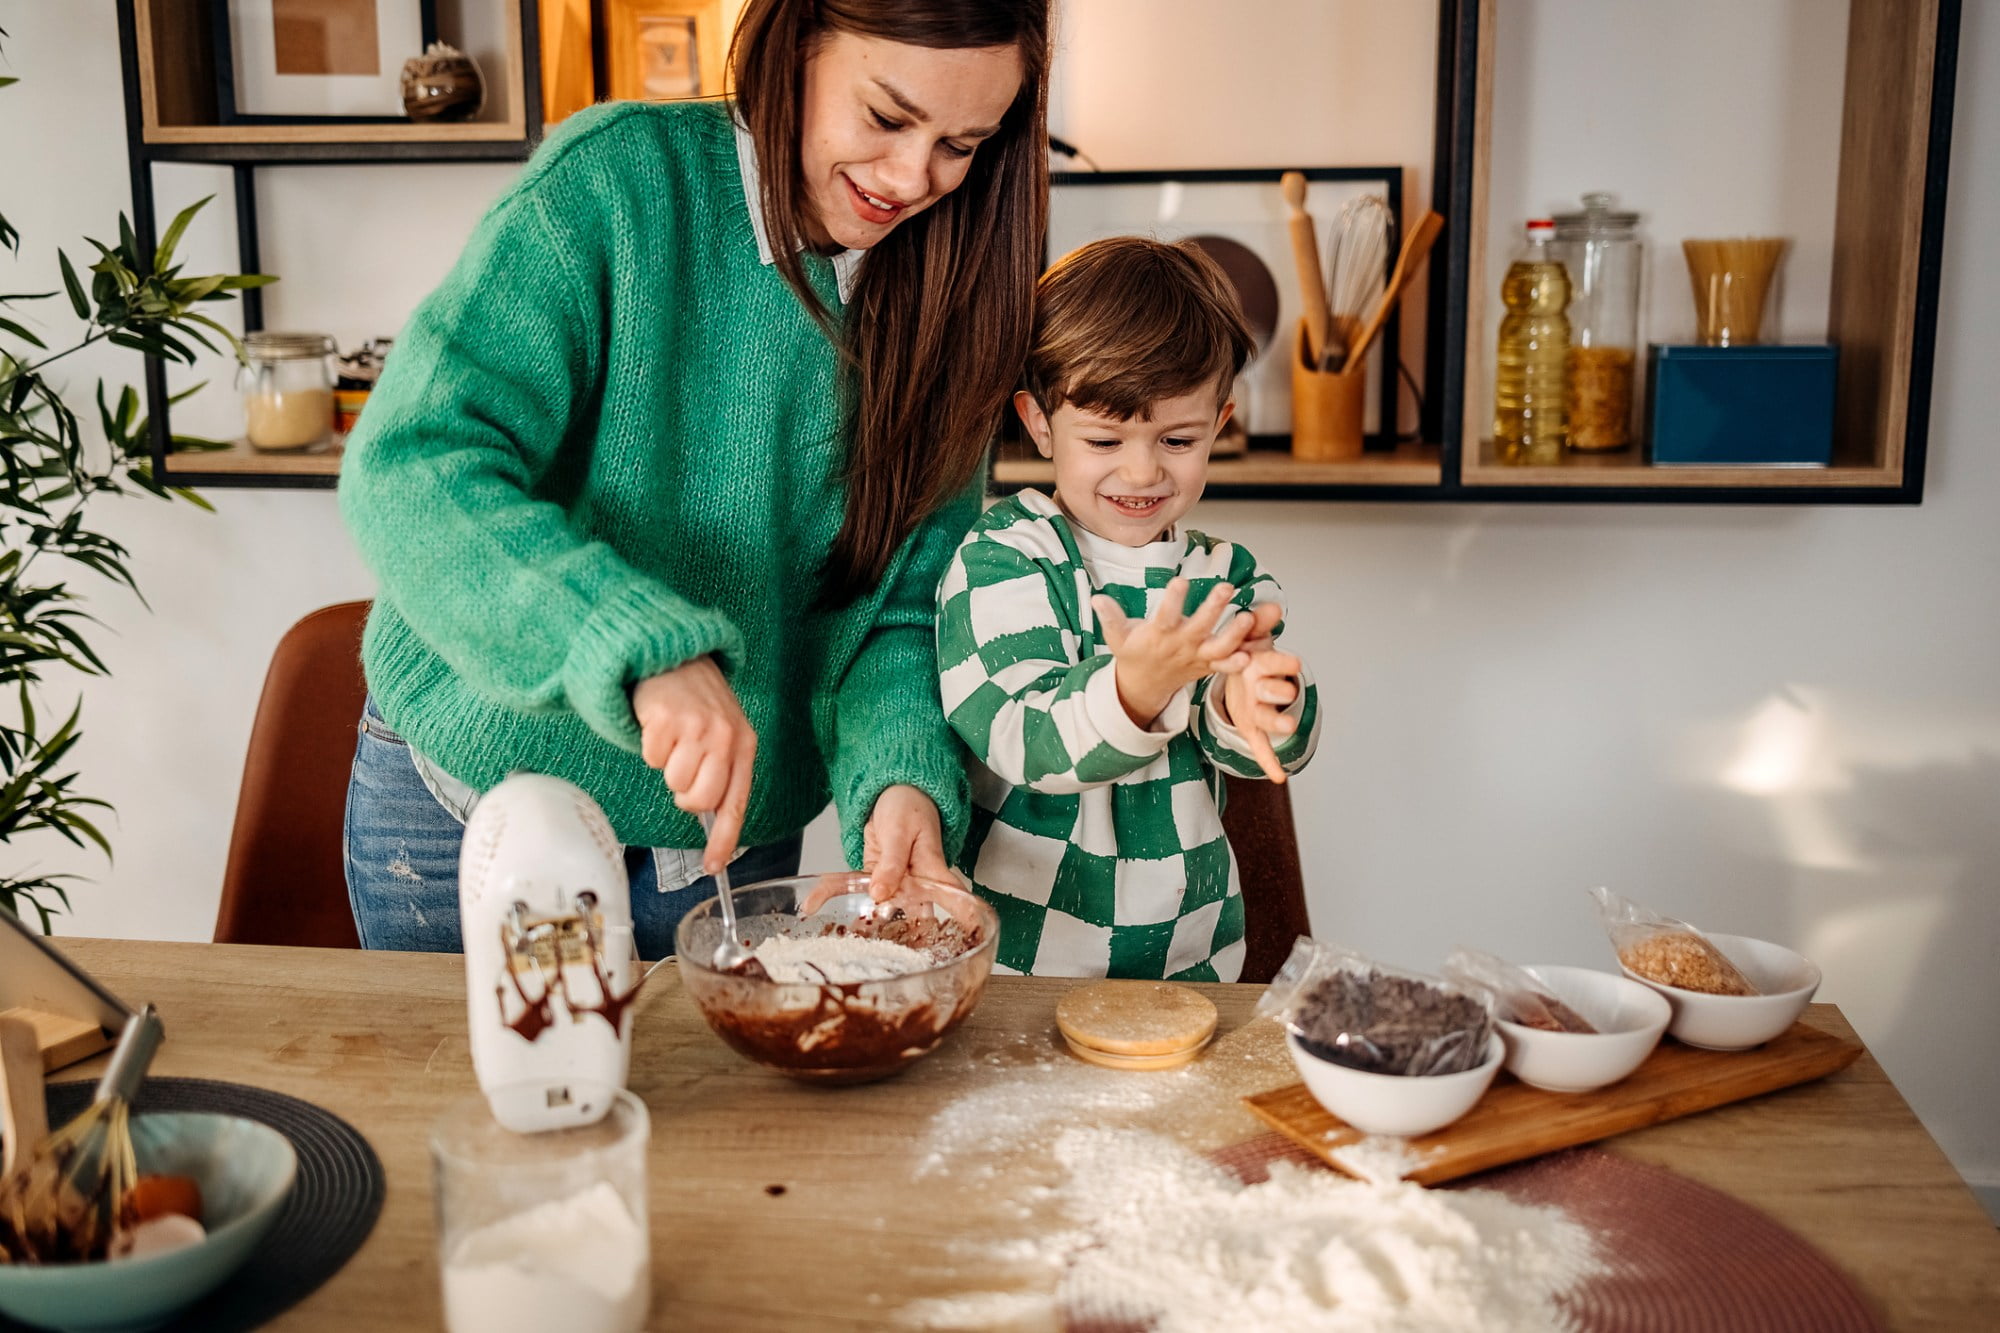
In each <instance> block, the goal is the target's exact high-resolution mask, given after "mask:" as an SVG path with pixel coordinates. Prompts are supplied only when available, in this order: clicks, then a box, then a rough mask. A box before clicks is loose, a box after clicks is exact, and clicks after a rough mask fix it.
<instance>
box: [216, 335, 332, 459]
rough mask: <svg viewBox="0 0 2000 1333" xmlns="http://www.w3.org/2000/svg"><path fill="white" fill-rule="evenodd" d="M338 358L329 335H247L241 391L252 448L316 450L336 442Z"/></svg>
mask: <svg viewBox="0 0 2000 1333" xmlns="http://www.w3.org/2000/svg"><path fill="white" fill-rule="evenodd" d="M333 352H334V346H333V339H332V338H329V337H328V336H327V335H326V334H324V333H271V332H266V331H263V330H259V331H258V332H256V333H251V334H247V335H245V337H244V339H243V364H242V366H241V367H240V368H239V369H238V371H237V373H236V387H237V388H238V389H239V390H241V391H242V394H243V422H244V430H243V433H244V436H245V437H246V438H247V439H248V440H249V441H250V447H251V448H253V449H265V450H271V451H279V452H284V451H291V450H298V449H314V448H319V447H321V446H323V445H325V444H327V443H328V442H329V441H331V440H332V439H333Z"/></svg>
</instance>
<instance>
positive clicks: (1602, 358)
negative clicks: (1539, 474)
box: [1552, 193, 1644, 453]
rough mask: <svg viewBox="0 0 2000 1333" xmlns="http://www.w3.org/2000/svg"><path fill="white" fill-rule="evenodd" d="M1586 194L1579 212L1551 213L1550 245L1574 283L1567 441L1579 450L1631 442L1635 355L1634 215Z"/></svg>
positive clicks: (1638, 259)
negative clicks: (1552, 241) (1552, 232)
mask: <svg viewBox="0 0 2000 1333" xmlns="http://www.w3.org/2000/svg"><path fill="white" fill-rule="evenodd" d="M1615 202H1616V200H1615V198H1614V197H1613V196H1612V195H1609V194H1602V193H1597V194H1586V195H1585V196H1583V211H1582V212H1580V213H1558V214H1556V216H1555V223H1556V237H1555V244H1554V246H1553V247H1552V249H1553V251H1554V253H1555V256H1556V258H1558V259H1560V260H1561V261H1562V264H1563V267H1564V268H1566V269H1568V270H1569V276H1570V283H1571V285H1572V287H1574V289H1575V290H1574V292H1573V293H1572V296H1571V300H1570V307H1569V324H1570V350H1569V374H1568V381H1569V447H1570V448H1571V449H1575V450H1580V451H1582V452H1586V453H1598V452H1604V451H1608V450H1613V449H1623V448H1626V447H1627V446H1629V445H1630V444H1631V443H1632V389H1633V381H1634V376H1635V374H1636V370H1637V365H1638V353H1639V276H1640V271H1641V265H1642V263H1643V259H1644V249H1643V246H1642V245H1641V243H1640V240H1639V235H1638V230H1637V228H1638V223H1639V215H1638V214H1637V213H1621V212H1617V211H1615V210H1614V209H1613V208H1612V205H1613V204H1614V203H1615Z"/></svg>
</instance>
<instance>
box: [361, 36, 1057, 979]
mask: <svg viewBox="0 0 2000 1333" xmlns="http://www.w3.org/2000/svg"><path fill="white" fill-rule="evenodd" d="M1047 27H1048V5H1047V0H751V3H750V4H749V5H748V6H747V7H746V9H745V11H744V14H743V17H742V21H741V24H740V26H739V28H738V32H737V37H736V42H735V45H734V48H733V50H732V52H731V61H732V67H733V73H734V76H735V85H736V90H737V92H736V97H735V100H734V101H733V102H679V103H668V104H658V105H655V104H639V103H625V104H619V105H612V106H602V107H597V108H594V109H592V110H590V111H586V112H583V113H581V114H579V115H576V116H573V117H571V118H570V120H569V121H568V122H566V123H565V124H564V126H563V127H562V129H561V130H560V132H558V133H557V134H556V135H555V136H553V137H552V138H551V139H550V141H549V142H548V143H547V144H546V145H545V146H544V147H543V148H542V149H541V150H540V151H539V152H538V153H537V154H536V156H535V159H534V160H533V161H532V162H531V163H530V164H529V165H528V167H527V169H526V171H525V172H524V173H523V175H522V178H521V180H520V181H519V182H518V183H517V184H516V185H515V186H514V187H513V188H512V189H510V190H509V191H508V193H507V194H506V195H505V196H504V197H503V198H502V199H501V200H500V201H499V202H498V203H497V204H495V205H494V206H493V208H492V210H491V211H490V212H489V213H488V214H487V215H486V217H485V218H484V220H482V221H481V223H480V224H479V227H478V229H477V230H476V231H475V233H474V234H473V237H472V239H471V241H470V242H469V243H468V245H467V246H466V249H465V252H464V254H463V255H462V256H461V258H460V259H459V261H458V264H457V265H456V267H455V268H454V269H453V270H452V272H451V274H450V276H449V277H447V278H446V279H445V281H444V283H443V284H442V285H441V286H440V287H439V288H438V289H437V290H436V291H435V292H434V293H432V294H431V296H430V297H429V298H428V299H426V300H425V302H424V303H423V305H422V306H421V307H420V308H419V309H418V311H417V313H416V314H415V316H414V317H413V318H412V319H411V321H410V324H409V326H408V327H407V328H406V329H405V330H404V332H403V335H402V337H401V338H400V339H399V340H398V342H397V346H396V351H395V354H394V355H393V356H392V357H391V358H390V362H389V365H388V367H387V368H386V370H385V372H384V374H383V377H382V381H381V383H380V385H379V386H378V387H377V389H376V391H375V393H374V395H373V396H372V398H371V400H370V402H369V406H368V410H367V412H366V413H365V414H364V416H363V418H362V421H361V424H360V426H359V428H358V429H357V430H356V432H355V434H354V436H353V437H352V438H351V439H350V441H349V444H348V452H347V457H346V460H345V462H344V464H343V467H342V471H341V480H340V501H341V511H342V513H343V514H344V516H345V517H346V520H347V523H348V525H349V527H350V528H351V529H352V531H353V533H354V536H355V540H356V542H357V544H358V545H359V546H360V548H361V552H362V554H363V556H364V557H365V558H366V560H367V561H368V563H369V564H370V566H371V567H372V568H373V569H374V571H375V572H376V574H377V576H378V577H379V579H380V583H381V588H380V592H379V594H378V595H377V598H376V601H375V608H374V612H373V614H372V615H371V616H370V618H369V622H368V631H367V635H366V637H365V639H364V641H363V645H362V657H363V661H364V664H365V666H366V669H367V676H368V685H369V692H370V700H369V706H368V708H367V710H366V712H365V714H364V716H363V718H362V722H361V735H360V740H359V743H358V747H357V750H356V755H355V764H354V773H353V778H352V781H351V783H350V786H349V798H348V820H347V877H348V886H349V894H350V897H351V899H352V901H353V906H354V914H355V919H356V923H357V925H358V926H359V928H360V932H361V939H362V942H363V944H364V945H366V946H368V947H370V948H409V949H455V948H457V947H459V935H458V913H457V905H458V896H457V892H458V891H457V861H458V846H459V841H460V835H461V833H462V822H463V819H464V816H465V814H466V813H467V811H468V810H469V808H470V805H471V802H472V801H473V800H474V799H476V796H477V793H479V792H481V791H484V790H485V789H487V788H489V787H491V786H492V785H493V784H495V783H496V782H498V781H499V780H500V779H501V778H503V777H505V776H506V775H507V774H508V773H509V772H512V771H514V770H517V769H528V770H532V771H535V772H541V773H551V774H554V775H556V776H558V777H562V778H566V779H568V780H569V781H571V782H574V783H576V784H577V785H578V786H580V787H582V788H583V789H584V790H585V791H587V792H589V793H590V794H591V795H592V796H593V797H595V798H596V799H597V801H598V803H599V804H601V805H602V806H603V807H604V810H605V813H606V814H607V815H609V816H610V819H611V823H612V826H613V828H614V829H615V830H616V831H617V834H618V837H619V839H620V840H621V841H622V842H623V843H625V844H626V845H627V847H628V849H629V850H628V853H627V859H628V864H629V866H630V868H631V869H632V871H633V889H634V892H633V915H634V918H635V922H636V924H637V925H638V928H639V934H640V941H639V942H640V947H641V950H642V952H644V954H645V956H647V957H659V956H663V955H664V954H666V953H668V952H671V950H672V931H673V927H674V925H675V923H676V922H677V921H678V920H679V917H680V915H681V914H682V913H683V912H685V911H686V910H687V909H688V908H689V907H691V906H693V905H694V904H695V903H697V902H699V901H701V899H702V898H704V897H706V896H708V895H710V894H711V893H712V892H713V889H712V887H711V881H710V880H709V879H708V878H706V877H707V876H709V875H712V874H713V873H714V872H715V871H716V870H717V869H719V868H720V867H721V866H722V865H723V864H724V863H725V862H727V861H728V860H729V859H730V857H731V856H732V855H733V854H735V853H736V851H737V848H738V846H739V844H740V845H741V846H742V847H744V848H747V849H748V850H745V851H744V852H742V854H741V860H740V861H739V862H738V867H737V874H738V877H739V878H743V877H746V876H747V877H757V878H761V877H766V876H769V875H773V874H785V873H792V872H793V871H794V870H795V869H796V866H797V862H798V854H799V853H798V848H799V835H800V832H801V830H802V829H803V828H804V827H805V825H806V824H807V823H808V822H810V821H811V820H812V819H813V818H814V816H815V815H817V814H818V813H819V812H820V811H821V810H822V809H824V808H825V806H826V804H827V802H828V800H829V799H831V800H832V801H833V803H834V804H835V806H836V807H837V809H838V811H839V815H840V820H841V826H842V832H843V835H844V838H845V841H846V846H847V852H848V855H849V857H850V858H851V859H852V860H853V861H854V862H855V863H857V864H862V865H867V866H869V867H871V868H872V869H873V870H874V871H875V872H876V877H877V879H878V881H881V882H885V883H893V882H898V881H900V880H901V878H902V877H903V875H904V874H905V873H917V874H925V875H936V876H944V875H945V874H946V873H947V871H948V867H949V865H950V860H949V858H950V856H951V855H952V854H953V853H954V852H956V850H957V847H958V844H959V842H960V841H961V839H962V838H963V836H964V830H965V825H966V818H967V816H966V794H965V777H964V772H963V769H962V766H961V763H960V759H959V756H958V753H957V751H956V749H955V748H954V747H955V742H954V740H953V739H952V736H951V733H950V731H949V730H948V729H947V727H946V725H945V721H944V716H943V713H942V711H941V709H940V707H939V703H938V694H937V669H936V662H935V647H934V638H933V633H934V632H933V619H934V602H933V594H934V591H935V589H936V586H937V581H938V577H939V575H940V573H941V572H942V571H943V569H944V567H945V565H946V563H947V562H948V561H949V559H950V557H951V553H952V551H953V549H954V547H955V546H956V545H957V543H958V540H959V538H960V537H961V536H962V535H963V533H964V532H965V530H966V528H967V527H968V526H969V524H970V523H971V520H972V518H973V516H974V514H975V512H976V509H977V494H978V483H977V475H978V473H979V470H980V461H981V458H982V454H983V450H984V447H985V444H986V442H987V440H988V439H989V438H990V436H991V433H992V431H993V429H994V427H995V425H996V424H997V422H998V421H999V418H1000V414H1001V412H1002V411H1003V410H1004V409H1005V405H1006V403H1007V401H1008V396H1009V394H1010V393H1011V391H1012V389H1013V388H1014V380H1015V378H1016V375H1017V373H1018V371H1019V367H1020V364H1021V359H1022V356H1023V354H1024V352H1025V348H1026V342H1027V335H1028V327H1029V320H1030V315H1031V310H1030V302H1031V300H1032V291H1033V285H1034V280H1035V275H1036V273H1037V272H1038V271H1039V269H1040V259H1041V254H1040V247H1041V235H1042V229H1043V225H1044V221H1045V218H1046V213H1047V199H1048V187H1047V166H1046V164H1047V158H1046V142H1047V131H1046V74H1047V67H1048V34H1047ZM663 777H664V782H663V781H662V778H663ZM710 810H713V811H715V812H716V819H715V823H714V830H713V833H712V835H710V836H708V837H706V838H704V835H703V833H702V830H701V827H700V825H699V824H698V822H697V820H696V814H697V813H698V812H705V811H710ZM653 890H657V892H654V891H653Z"/></svg>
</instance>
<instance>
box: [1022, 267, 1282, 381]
mask: <svg viewBox="0 0 2000 1333" xmlns="http://www.w3.org/2000/svg"><path fill="white" fill-rule="evenodd" d="M1255 347H1256V342H1255V340H1254V339H1253V338H1252V337H1251V335H1250V327H1249V325H1247V324H1246V323H1244V320H1243V310H1242V306H1241V305H1240V304H1239V303H1238V301H1237V299H1236V291H1235V289H1234V288H1233V287H1232V286H1231V285H1230V282H1229V279H1228V277H1227V276H1225V275H1224V273H1223V271H1222V268H1221V266H1220V265H1218V264H1217V263H1216V262H1215V261H1214V260H1213V259H1210V258H1209V257H1208V256H1207V255H1206V254H1204V253H1202V251H1201V249H1200V248H1199V247H1198V246H1196V245H1195V244H1194V243H1193V242H1191V241H1181V242H1178V243H1176V244H1168V243H1167V242H1165V241H1156V240H1153V239H1152V238H1150V237H1146V236H1113V237H1110V238H1108V239H1106V240H1101V241H1092V242H1091V243H1090V244H1088V245H1085V246H1081V247H1079V248H1078V249H1075V250H1072V251H1071V252H1070V253H1068V254H1066V255H1064V256H1063V257H1062V258H1061V259H1058V260H1057V261H1056V262H1055V264H1054V265H1053V266H1051V267H1050V269H1049V271H1048V272H1047V273H1044V274H1043V275H1042V280H1041V282H1040V283H1038V284H1037V285H1036V288H1035V328H1034V334H1033V336H1032V339H1031V341H1030V343H1029V348H1028V365H1027V370H1026V372H1025V375H1024V379H1025V383H1024V384H1023V386H1022V387H1023V388H1025V389H1027V391H1028V392H1029V393H1031V394H1033V395H1034V396H1035V401H1036V402H1037V403H1040V404H1041V406H1042V410H1043V411H1044V412H1054V411H1055V410H1056V409H1057V408H1059V407H1061V406H1062V405H1063V404H1064V403H1074V404H1076V405H1077V406H1078V407H1079V408H1082V409H1084V410H1085V411H1090V412H1102V413H1104V414H1106V415H1107V416H1112V417H1116V418H1118V419H1119V420H1121V421H1129V420H1132V419H1134V418H1138V419H1139V420H1146V419H1148V415H1149V412H1150V409H1151V406H1152V404H1154V403H1155V402H1158V401H1159V400H1160V399H1162V398H1175V397H1179V396H1180V395H1181V394H1185V393H1189V392H1192V391H1194V390H1196V389H1200V388H1203V387H1205V386H1206V385H1209V384H1216V385H1218V386H1219V387H1218V390H1217V394H1216V400H1215V405H1216V409H1217V410H1218V411H1219V410H1221V407H1222V404H1223V403H1224V402H1226V401H1228V398H1229V391H1230V388H1231V387H1232V386H1233V385H1234V384H1235V382H1236V376H1237V374H1238V372H1240V371H1241V370H1242V369H1243V363H1244V362H1245V361H1247V360H1248V359H1249V357H1250V353H1251V352H1252V351H1253V350H1254V349H1255Z"/></svg>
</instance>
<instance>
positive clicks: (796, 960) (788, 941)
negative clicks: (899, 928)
mask: <svg viewBox="0 0 2000 1333" xmlns="http://www.w3.org/2000/svg"><path fill="white" fill-rule="evenodd" d="M754 952H755V953H756V955H757V961H758V962H760V963H762V964H763V965H764V971H766V972H767V973H769V974H770V977H771V980H773V981H782V982H801V983H804V984H805V985H808V986H815V985H818V984H819V983H821V982H823V981H830V982H833V983H835V984H836V985H839V984H842V983H848V982H856V981H886V980H888V979H889V978H890V977H900V976H902V975H903V974H904V973H906V972H921V971H923V970H924V969H925V968H927V967H936V966H937V964H936V963H935V962H933V961H932V960H931V957H930V955H928V954H925V953H921V952H919V951H918V950H916V949H912V948H911V947H910V946H909V945H907V944H898V943H896V942H895V941H894V940H877V939H870V938H868V937H866V936H863V935H817V936H812V937H810V938H793V937H791V936H787V935H774V936H772V937H771V938H770V939H768V940H765V941H764V942H763V943H762V944H760V945H758V946H757V948H756V949H755V950H754Z"/></svg>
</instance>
